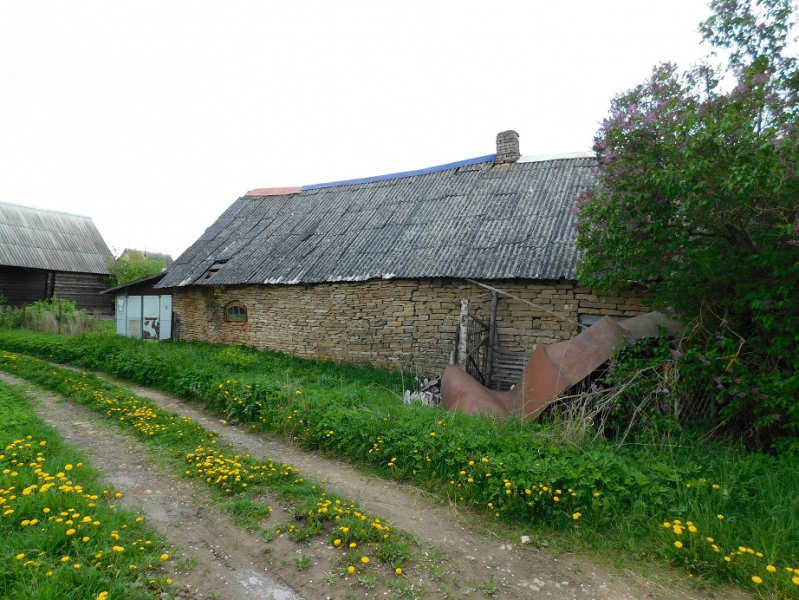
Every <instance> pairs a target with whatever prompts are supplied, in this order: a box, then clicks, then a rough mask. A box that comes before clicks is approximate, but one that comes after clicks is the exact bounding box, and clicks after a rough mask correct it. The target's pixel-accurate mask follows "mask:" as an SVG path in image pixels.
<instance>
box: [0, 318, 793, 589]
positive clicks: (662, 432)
mask: <svg viewBox="0 0 799 600" xmlns="http://www.w3.org/2000/svg"><path fill="white" fill-rule="evenodd" d="M0 347H3V348H5V349H7V350H15V351H18V352H25V353H29V354H34V355H38V356H41V357H42V358H45V359H49V360H53V361H56V362H69V363H72V364H77V365H80V366H83V367H85V368H90V369H98V370H102V371H106V372H109V373H113V374H115V375H117V376H120V377H124V378H127V379H131V380H134V381H137V382H139V383H142V384H145V385H151V386H153V387H157V388H160V389H163V390H165V391H169V392H172V393H175V394H177V395H180V396H183V397H185V398H190V399H193V400H195V401H201V402H203V403H204V404H205V405H206V406H207V407H208V408H209V409H211V410H212V411H214V412H217V413H221V414H224V415H226V417H227V419H228V420H231V421H237V422H241V423H249V424H252V425H255V426H256V428H260V429H262V430H267V431H272V432H277V433H279V434H282V435H285V436H287V437H289V438H290V439H292V440H294V441H295V442H296V443H297V444H299V445H300V446H302V447H304V448H309V449H311V448H313V449H319V450H322V451H324V452H328V453H330V454H332V455H335V456H338V457H341V458H344V459H347V460H349V461H351V462H353V463H355V464H360V465H362V466H365V467H367V468H368V469H370V470H372V471H374V472H377V473H379V474H381V475H383V476H385V477H390V478H393V479H396V480H400V481H413V482H415V483H416V484H418V485H421V486H423V487H425V488H427V489H430V490H433V491H434V492H436V493H438V494H440V495H442V496H444V497H446V498H448V499H449V500H450V501H451V502H453V503H456V504H458V505H461V506H465V507H473V508H474V509H476V510H478V511H481V512H482V513H483V514H485V515H486V516H488V517H490V518H491V519H495V520H498V521H501V522H509V523H515V524H521V525H523V526H524V527H530V528H533V529H536V528H538V529H540V530H541V531H546V530H548V529H550V530H551V529H554V530H557V531H560V532H562V533H564V534H567V535H569V536H574V539H575V540H578V541H579V543H580V544H584V545H586V546H589V547H593V548H595V549H597V550H603V551H609V550H612V551H613V552H614V553H617V554H618V553H623V554H626V555H628V556H635V557H646V556H648V557H661V558H663V559H668V560H670V561H673V562H674V563H675V564H681V565H683V566H684V567H685V568H687V569H689V570H690V571H691V573H692V574H693V575H694V576H696V577H702V578H708V579H711V580H734V581H737V582H738V583H739V584H741V585H743V586H745V587H747V586H748V587H758V588H760V589H765V588H766V587H767V588H768V589H771V590H774V591H775V593H779V594H782V595H788V594H797V593H799V584H795V583H793V581H792V579H793V578H794V577H797V581H799V573H795V572H794V571H792V570H793V569H796V568H799V552H798V551H797V548H799V544H797V540H799V507H797V506H796V502H795V498H796V496H797V494H799V481H798V480H797V478H796V476H795V466H794V465H793V464H792V462H791V459H789V458H788V457H787V456H783V457H780V456H771V455H765V454H760V453H746V452H745V451H744V450H743V449H742V448H741V447H740V445H737V444H735V443H733V442H729V441H727V442H726V443H720V442H710V441H706V442H700V441H697V439H696V436H694V435H690V434H688V433H687V432H685V431H680V428H679V427H678V426H676V424H675V425H674V426H673V427H671V428H665V429H661V428H660V427H650V426H646V425H645V423H642V425H641V431H639V432H638V433H636V436H635V437H634V438H630V437H628V438H626V443H616V444H614V443H611V442H608V441H607V440H605V439H604V438H602V437H596V436H594V437H592V438H585V437H580V436H572V437H570V438H569V437H566V436H565V435H564V432H565V431H566V430H565V428H564V427H565V426H564V425H560V426H559V425H557V424H555V422H554V421H552V422H549V423H548V422H533V423H525V422H520V421H515V420H507V421H504V422H500V421H496V420H493V419H488V418H482V417H475V416H467V415H463V414H458V413H448V412H445V411H442V410H437V409H433V408H429V407H423V406H416V405H414V406H405V405H404V404H403V403H402V402H401V400H400V396H401V393H402V384H401V375H400V374H396V373H393V374H392V373H388V372H384V371H380V370H376V369H373V368H368V367H355V366H351V365H336V364H332V363H329V362H312V361H307V360H302V359H297V358H292V357H289V356H286V355H283V354H280V353H275V352H257V351H255V350H251V349H247V348H241V347H226V346H210V345H204V344H186V343H179V344H172V343H159V344H154V343H147V342H142V341H137V340H130V339H126V338H121V337H112V336H98V335H92V336H85V337H82V338H67V337H64V336H44V335H40V334H32V333H30V332H13V331H3V332H0ZM2 368H4V369H5V368H8V367H7V366H3V367H2ZM26 376H27V375H26ZM59 377H61V374H60V373H59ZM647 436H648V437H647ZM618 439H619V440H621V439H623V438H621V437H619V438H618ZM630 442H634V443H630ZM203 448H208V445H207V444H206V445H203ZM718 515H722V517H723V518H719V517H718ZM675 520H679V521H680V522H681V523H683V524H685V526H684V528H682V529H680V528H679V527H678V530H677V531H681V532H680V533H679V534H675V533H674V531H675V530H674V529H673V523H675ZM689 521H690V523H691V524H690V525H687V523H688V522H689ZM665 522H669V523H670V527H669V530H668V531H666V528H664V527H663V524H664V523H665ZM540 535H541V533H540V531H539V533H538V536H539V537H540ZM677 535H678V536H679V537H676V538H674V539H672V538H673V536H677ZM669 536H672V537H669ZM707 538H712V539H713V541H712V542H710V541H707ZM331 541H333V540H331ZM675 541H680V543H681V544H682V548H677V547H676V546H675V545H674V542H675ZM714 545H715V546H716V547H718V552H716V550H715V549H714ZM739 547H740V548H743V549H744V550H743V551H741V550H739ZM682 549H686V551H685V553H681V552H678V551H679V550H682ZM747 549H752V550H753V553H749V552H747ZM689 552H690V554H689ZM758 552H759V553H761V554H762V555H763V556H758V555H757V553H758ZM675 553H676V554H675ZM739 553H740V554H739ZM725 557H726V558H728V559H729V561H727V560H725ZM769 566H773V567H774V568H775V569H776V571H774V572H772V571H771V570H769V569H768V567H769ZM788 569H791V571H789V570H788ZM752 577H759V578H761V579H762V580H763V583H760V584H757V583H756V582H755V581H754V580H752Z"/></svg>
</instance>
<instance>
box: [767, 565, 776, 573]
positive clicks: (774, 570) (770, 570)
mask: <svg viewBox="0 0 799 600" xmlns="http://www.w3.org/2000/svg"><path fill="white" fill-rule="evenodd" d="M766 571H768V572H769V573H776V572H777V567H775V566H774V565H768V566H767V567H766Z"/></svg>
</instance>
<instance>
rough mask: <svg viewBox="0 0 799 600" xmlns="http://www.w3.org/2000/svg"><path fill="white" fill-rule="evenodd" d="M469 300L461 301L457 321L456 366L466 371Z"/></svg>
mask: <svg viewBox="0 0 799 600" xmlns="http://www.w3.org/2000/svg"><path fill="white" fill-rule="evenodd" d="M468 339H469V299H468V298H463V299H462V300H461V317H460V320H459V321H458V366H459V367H460V368H461V369H463V370H464V371H465V370H466V359H467V354H468V353H469V345H468V343H467V342H468Z"/></svg>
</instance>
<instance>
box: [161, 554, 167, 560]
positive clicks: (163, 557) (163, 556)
mask: <svg viewBox="0 0 799 600" xmlns="http://www.w3.org/2000/svg"><path fill="white" fill-rule="evenodd" d="M161 560H169V554H166V553H164V554H162V555H161Z"/></svg>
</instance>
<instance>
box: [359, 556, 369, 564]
mask: <svg viewBox="0 0 799 600" xmlns="http://www.w3.org/2000/svg"><path fill="white" fill-rule="evenodd" d="M361 562H362V563H363V564H368V563H369V557H368V556H362V557H361Z"/></svg>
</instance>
